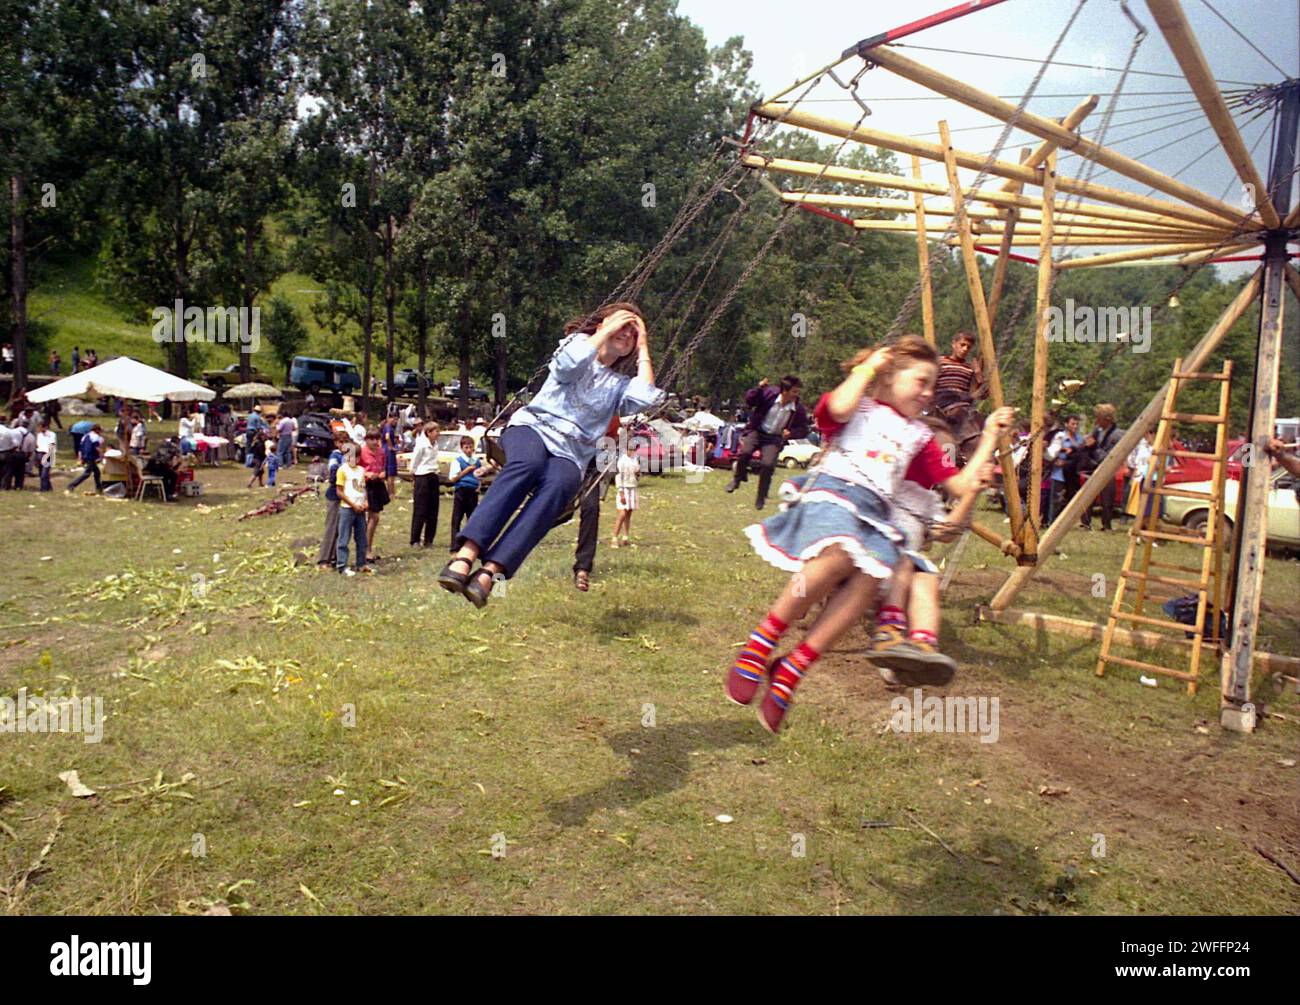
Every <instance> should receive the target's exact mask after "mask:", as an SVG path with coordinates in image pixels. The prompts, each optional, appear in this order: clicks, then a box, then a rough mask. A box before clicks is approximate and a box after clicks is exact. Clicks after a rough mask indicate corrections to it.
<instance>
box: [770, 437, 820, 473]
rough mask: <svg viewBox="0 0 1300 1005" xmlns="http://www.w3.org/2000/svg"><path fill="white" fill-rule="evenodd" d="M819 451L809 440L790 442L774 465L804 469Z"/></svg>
mask: <svg viewBox="0 0 1300 1005" xmlns="http://www.w3.org/2000/svg"><path fill="white" fill-rule="evenodd" d="M819 450H821V447H819V446H818V445H817V444H815V443H813V442H812V441H811V440H791V441H790V442H788V443H787V444H786V445H785V447H784V448H782V450H781V453H780V454H779V455H777V458H776V463H777V464H780V465H782V466H783V467H787V468H806V467H807V466H808V462H809V461H811V460H812V459H813V458H814V457H815V456H816V455H817V452H818V451H819Z"/></svg>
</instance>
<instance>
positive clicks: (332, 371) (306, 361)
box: [289, 356, 361, 394]
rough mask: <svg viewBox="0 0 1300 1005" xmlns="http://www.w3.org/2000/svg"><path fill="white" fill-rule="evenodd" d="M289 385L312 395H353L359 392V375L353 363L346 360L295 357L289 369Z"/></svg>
mask: <svg viewBox="0 0 1300 1005" xmlns="http://www.w3.org/2000/svg"><path fill="white" fill-rule="evenodd" d="M289 383H290V384H292V385H293V386H294V387H296V388H297V389H298V390H299V391H310V392H311V393H312V394H319V393H320V392H321V391H333V392H335V393H336V394H355V393H357V392H358V391H360V390H361V374H360V372H359V371H358V370H357V365H356V364H355V363H349V362H347V361H346V360H341V359H316V358H314V357H312V356H295V357H294V358H293V362H292V363H291V364H290V367H289Z"/></svg>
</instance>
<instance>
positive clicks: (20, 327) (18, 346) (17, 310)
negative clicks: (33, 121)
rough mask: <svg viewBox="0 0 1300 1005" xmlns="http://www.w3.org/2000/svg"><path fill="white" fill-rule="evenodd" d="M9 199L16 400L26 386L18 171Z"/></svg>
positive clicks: (12, 395)
mask: <svg viewBox="0 0 1300 1005" xmlns="http://www.w3.org/2000/svg"><path fill="white" fill-rule="evenodd" d="M10 198H11V199H12V203H11V206H10V228H9V229H10V253H11V257H12V262H11V269H10V279H11V282H12V285H13V303H12V304H11V305H10V309H11V314H10V317H11V318H12V321H13V349H14V379H13V383H12V384H11V385H10V398H11V399H17V398H18V397H20V396H21V395H22V393H23V392H24V391H25V390H26V389H27V230H26V217H25V216H24V214H25V212H26V207H25V206H24V205H23V199H24V193H23V176H22V175H20V174H15V175H14V176H13V177H12V178H11V179H10Z"/></svg>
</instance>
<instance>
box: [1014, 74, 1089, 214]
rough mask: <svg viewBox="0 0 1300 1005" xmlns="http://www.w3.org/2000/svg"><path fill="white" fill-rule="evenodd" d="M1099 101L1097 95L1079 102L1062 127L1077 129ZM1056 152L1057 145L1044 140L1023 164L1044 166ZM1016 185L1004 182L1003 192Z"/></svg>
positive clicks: (1023, 159) (1023, 160)
mask: <svg viewBox="0 0 1300 1005" xmlns="http://www.w3.org/2000/svg"><path fill="white" fill-rule="evenodd" d="M1098 100H1099V99H1098V97H1097V95H1095V94H1090V95H1088V96H1087V97H1086V98H1084V99H1083V101H1081V102H1079V104H1077V105H1076V106H1075V107H1074V108H1073V109H1071V111H1070V114H1069V115H1067V116H1066V117H1065V118H1063V119H1062V120H1061V125H1062V126H1063V127H1064V128H1066V129H1069V130H1071V131H1073V130H1075V129H1077V128H1078V127H1079V124H1080V123H1081V122H1083V120H1084V119H1086V118H1087V117H1088V116H1089V115H1091V114H1092V113H1093V110H1094V109H1096V107H1097V102H1098ZM1055 152H1056V144H1055V143H1053V142H1052V141H1051V140H1044V141H1043V142H1042V143H1040V144H1038V146H1037V147H1035V148H1034V150H1033V151H1032V152H1031V153H1030V155H1029V156H1028V157H1025V158H1022V159H1021V164H1023V165H1024V166H1025V167H1031V168H1036V167H1041V166H1042V165H1043V164H1046V163H1047V155H1048V154H1051V153H1055ZM1014 184H1015V182H1013V181H1007V182H1003V184H1002V190H1003V191H1004V192H1010V191H1011V187H1012V186H1013V185H1014Z"/></svg>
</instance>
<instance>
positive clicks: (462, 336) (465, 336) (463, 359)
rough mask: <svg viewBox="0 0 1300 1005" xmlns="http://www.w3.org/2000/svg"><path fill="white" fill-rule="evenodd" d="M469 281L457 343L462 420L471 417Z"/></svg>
mask: <svg viewBox="0 0 1300 1005" xmlns="http://www.w3.org/2000/svg"><path fill="white" fill-rule="evenodd" d="M468 296H469V291H468V283H467V284H466V290H465V292H464V293H463V294H462V299H461V303H460V324H459V326H458V327H459V329H460V332H459V335H458V336H457V343H458V344H459V347H460V394H458V395H457V396H456V417H457V418H458V419H460V421H461V422H465V420H466V419H467V418H468V417H469V306H468V302H467V300H468Z"/></svg>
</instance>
